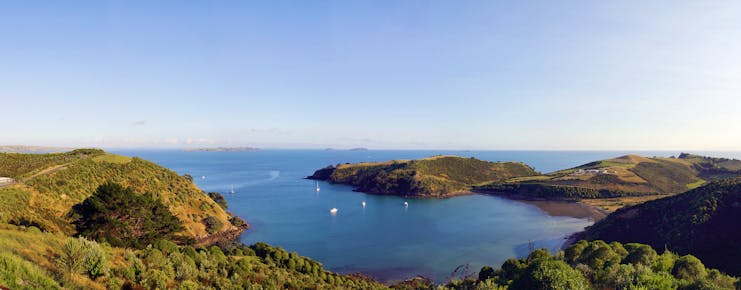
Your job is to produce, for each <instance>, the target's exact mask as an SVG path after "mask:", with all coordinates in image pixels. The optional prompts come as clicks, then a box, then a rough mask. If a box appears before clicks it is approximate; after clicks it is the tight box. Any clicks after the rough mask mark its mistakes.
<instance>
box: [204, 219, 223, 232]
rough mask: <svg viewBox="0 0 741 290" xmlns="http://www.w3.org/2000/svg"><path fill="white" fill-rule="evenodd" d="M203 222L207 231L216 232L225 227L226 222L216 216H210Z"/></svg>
mask: <svg viewBox="0 0 741 290" xmlns="http://www.w3.org/2000/svg"><path fill="white" fill-rule="evenodd" d="M203 224H204V225H205V226H206V232H208V233H209V234H214V233H217V232H219V231H221V229H223V228H224V224H223V223H222V222H221V221H220V220H219V219H217V218H216V217H213V216H209V217H206V218H205V219H203Z"/></svg>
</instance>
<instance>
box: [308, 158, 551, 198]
mask: <svg viewBox="0 0 741 290" xmlns="http://www.w3.org/2000/svg"><path fill="white" fill-rule="evenodd" d="M534 175H538V172H536V171H535V170H533V168H531V167H530V166H527V165H525V164H523V163H518V162H490V161H483V160H479V159H476V158H463V157H457V156H435V157H430V158H425V159H418V160H393V161H387V162H364V163H358V164H338V165H336V166H335V165H330V166H327V167H325V168H322V169H319V170H317V171H316V172H314V174H312V175H311V176H308V177H307V178H308V179H316V180H324V181H329V182H332V183H342V184H349V185H353V186H356V187H357V190H358V191H362V192H366V193H373V194H391V195H402V196H410V197H450V196H454V195H459V194H464V193H467V192H468V190H470V189H471V188H472V187H473V186H474V185H477V184H480V183H483V182H489V181H503V180H507V179H510V178H515V177H526V176H534Z"/></svg>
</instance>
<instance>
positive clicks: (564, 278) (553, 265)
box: [509, 259, 589, 290]
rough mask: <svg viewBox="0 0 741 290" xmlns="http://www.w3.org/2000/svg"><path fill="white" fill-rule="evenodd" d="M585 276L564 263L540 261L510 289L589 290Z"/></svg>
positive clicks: (534, 262)
mask: <svg viewBox="0 0 741 290" xmlns="http://www.w3.org/2000/svg"><path fill="white" fill-rule="evenodd" d="M588 285H589V284H587V280H586V279H585V278H584V276H583V275H582V274H581V273H580V272H579V271H577V270H574V269H573V268H571V267H569V265H568V264H566V263H565V262H563V261H557V260H551V259H538V260H535V261H533V263H531V264H530V266H528V267H527V268H526V269H525V271H524V273H523V274H522V275H521V276H520V277H519V278H517V279H516V280H514V281H512V285H510V287H509V289H543V290H550V289H553V290H556V289H559V290H560V289H571V290H580V289H584V290H586V289H589V287H588Z"/></svg>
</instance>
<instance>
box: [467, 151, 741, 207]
mask: <svg viewBox="0 0 741 290" xmlns="http://www.w3.org/2000/svg"><path fill="white" fill-rule="evenodd" d="M739 175H741V161H739V160H732V159H723V158H711V157H702V156H697V155H691V154H686V153H683V154H681V155H680V156H679V157H677V158H675V157H670V158H663V157H651V158H648V157H641V156H637V155H626V156H621V157H617V158H613V159H607V160H600V161H594V162H590V163H587V164H584V165H581V166H578V167H574V168H570V169H565V170H560V171H556V172H553V173H549V174H545V175H538V176H529V177H525V178H513V179H509V180H506V181H504V182H491V183H489V184H485V185H481V186H477V187H476V190H477V191H482V192H497V193H504V194H515V195H523V196H535V197H542V198H571V199H580V198H609V197H623V196H642V195H656V194H676V193H681V192H685V191H687V190H690V189H693V188H696V187H698V186H700V185H702V184H704V183H706V182H708V181H710V180H718V179H723V178H728V177H732V176H739Z"/></svg>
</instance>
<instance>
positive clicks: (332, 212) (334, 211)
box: [329, 207, 338, 215]
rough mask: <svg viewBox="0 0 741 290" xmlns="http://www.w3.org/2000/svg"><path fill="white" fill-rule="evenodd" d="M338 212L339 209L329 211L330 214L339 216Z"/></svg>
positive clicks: (334, 208)
mask: <svg viewBox="0 0 741 290" xmlns="http://www.w3.org/2000/svg"><path fill="white" fill-rule="evenodd" d="M337 211H338V210H337V208H336V207H333V208H332V209H330V210H329V214H332V215H335V214H337Z"/></svg>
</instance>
